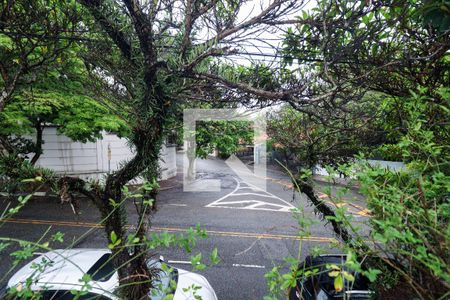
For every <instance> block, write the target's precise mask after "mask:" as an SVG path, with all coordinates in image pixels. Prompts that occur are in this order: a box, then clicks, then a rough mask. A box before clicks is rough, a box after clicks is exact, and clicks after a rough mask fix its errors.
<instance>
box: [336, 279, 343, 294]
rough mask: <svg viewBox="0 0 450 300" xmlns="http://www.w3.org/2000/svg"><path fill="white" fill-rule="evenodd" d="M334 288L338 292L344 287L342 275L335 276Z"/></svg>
mask: <svg viewBox="0 0 450 300" xmlns="http://www.w3.org/2000/svg"><path fill="white" fill-rule="evenodd" d="M334 289H335V290H336V292H340V291H342V290H343V289H344V280H343V279H342V276H337V277H336V278H335V279H334Z"/></svg>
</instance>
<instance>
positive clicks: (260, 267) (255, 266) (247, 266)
mask: <svg viewBox="0 0 450 300" xmlns="http://www.w3.org/2000/svg"><path fill="white" fill-rule="evenodd" d="M233 267H242V268H256V269H265V268H266V266H260V265H244V264H233Z"/></svg>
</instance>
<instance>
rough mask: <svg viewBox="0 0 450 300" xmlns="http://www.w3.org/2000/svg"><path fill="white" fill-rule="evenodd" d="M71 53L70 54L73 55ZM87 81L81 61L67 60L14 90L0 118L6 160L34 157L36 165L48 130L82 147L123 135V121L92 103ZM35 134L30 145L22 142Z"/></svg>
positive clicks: (32, 159) (95, 102)
mask: <svg viewBox="0 0 450 300" xmlns="http://www.w3.org/2000/svg"><path fill="white" fill-rule="evenodd" d="M69 50H71V49H67V50H66V52H69V55H74V54H75V52H74V51H69ZM69 55H68V53H65V56H69ZM87 82H88V77H87V74H86V70H85V68H84V64H83V63H82V61H81V60H80V59H78V58H76V57H71V58H70V57H66V59H65V60H64V62H60V63H57V64H55V66H53V68H48V69H47V71H46V72H45V73H44V72H42V74H41V76H40V77H39V78H37V79H36V81H35V82H33V83H31V84H29V85H27V86H22V87H18V88H16V91H15V94H14V95H13V96H12V98H11V99H10V101H9V102H8V104H7V105H6V106H5V108H4V110H3V112H1V113H0V136H1V137H2V138H1V139H2V140H3V141H5V143H3V144H4V145H8V146H9V148H10V149H9V150H10V155H17V154H18V153H19V154H22V155H23V154H28V153H34V155H33V157H32V158H31V160H30V161H31V164H33V165H34V164H35V163H36V161H37V160H38V159H39V157H40V155H41V154H42V143H43V140H42V134H43V131H44V128H45V127H46V126H49V125H52V126H57V127H58V128H57V130H58V132H59V133H61V134H64V135H66V136H68V137H69V138H71V139H72V140H74V141H80V142H87V141H94V140H95V139H97V138H101V134H102V131H110V132H115V133H117V134H118V135H119V136H125V135H126V134H127V133H128V127H127V124H126V122H125V121H124V120H123V119H121V118H120V117H119V116H117V115H114V114H113V113H112V112H111V109H109V108H108V107H107V106H106V105H104V104H102V103H100V102H99V101H98V100H96V99H95V98H96V95H94V94H93V93H92V91H90V89H89V88H88V87H87V86H88V85H87ZM97 98H98V97H97ZM33 133H34V134H35V139H34V140H30V139H24V138H23V137H22V136H23V135H30V134H33Z"/></svg>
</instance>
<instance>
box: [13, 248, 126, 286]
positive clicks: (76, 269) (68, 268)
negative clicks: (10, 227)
mask: <svg viewBox="0 0 450 300" xmlns="http://www.w3.org/2000/svg"><path fill="white" fill-rule="evenodd" d="M109 253H111V252H110V251H109V250H107V249H67V250H66V249H61V250H53V251H50V252H47V253H44V254H41V255H39V256H38V257H37V258H35V259H34V260H32V261H31V262H30V263H28V264H27V265H25V266H24V267H23V268H21V269H20V270H19V271H18V272H16V273H15V274H14V275H13V276H12V277H11V279H10V280H9V282H8V287H13V286H15V285H17V284H19V283H21V282H25V280H26V279H27V278H29V277H30V276H33V278H34V279H35V283H34V284H33V286H32V287H31V288H32V289H42V288H43V287H44V286H45V287H46V288H47V289H52V290H55V289H74V290H76V289H80V288H81V286H82V283H81V282H80V279H81V278H82V277H83V275H84V274H86V273H88V271H89V270H90V269H91V267H92V266H93V265H94V264H95V263H96V262H97V261H98V260H99V259H100V258H101V257H102V256H104V255H105V254H109ZM36 265H40V266H42V267H44V271H43V272H42V270H41V271H40V272H38V271H36ZM89 273H90V272H89ZM117 282H118V277H117V273H115V274H114V275H113V276H111V278H108V280H107V281H93V282H91V284H92V286H93V289H97V290H102V291H109V292H113V291H114V289H115V287H116V285H117Z"/></svg>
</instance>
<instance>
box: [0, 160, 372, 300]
mask: <svg viewBox="0 0 450 300" xmlns="http://www.w3.org/2000/svg"><path fill="white" fill-rule="evenodd" d="M197 172H198V174H199V177H201V178H203V179H220V180H221V189H220V191H217V192H184V191H183V187H182V175H181V168H180V173H179V174H178V175H177V177H176V178H174V179H172V180H170V181H169V182H166V183H165V184H164V189H163V191H161V192H160V194H159V196H158V199H157V202H158V211H157V212H156V213H155V214H154V215H152V217H151V224H152V229H153V230H154V231H156V232H163V231H168V232H174V233H180V232H183V231H184V230H186V229H188V228H190V227H195V226H196V225H197V224H200V226H201V228H203V229H206V230H207V232H208V237H207V238H206V239H200V240H198V243H197V246H196V248H195V249H194V251H193V253H186V252H185V251H184V250H182V249H173V248H171V249H156V251H155V255H163V256H164V258H165V260H166V261H168V262H169V263H171V264H172V265H174V266H175V267H178V268H183V269H188V270H190V269H191V266H190V264H189V263H188V262H189V260H190V259H189V257H190V256H191V255H193V254H196V253H198V252H201V253H202V254H203V256H204V257H208V256H209V253H210V252H211V251H212V250H213V249H214V248H215V247H217V249H218V250H219V257H220V259H221V261H220V263H219V264H218V265H216V266H213V267H211V268H208V269H206V270H204V271H202V272H200V273H202V274H204V275H205V276H206V278H207V279H208V280H209V281H210V283H211V285H212V286H213V288H214V289H215V291H216V294H217V296H218V298H219V299H262V298H263V296H264V295H265V294H266V292H267V288H266V282H265V279H264V274H265V273H267V272H268V271H270V270H271V269H272V267H274V266H280V265H284V260H283V259H284V257H287V256H292V257H301V258H303V257H305V256H306V255H308V253H309V252H310V251H311V248H313V247H318V246H319V247H322V248H324V249H325V250H324V251H325V252H339V250H338V249H337V247H336V245H335V240H334V236H333V234H332V232H331V228H330V227H329V226H328V225H324V223H323V222H320V221H318V218H317V217H316V216H315V214H314V212H313V209H312V208H311V207H310V206H309V205H308V202H307V200H306V198H305V197H304V196H303V195H299V194H293V192H292V190H291V189H290V182H289V178H288V177H287V176H285V175H283V174H282V173H281V172H278V171H270V170H269V171H268V173H267V190H266V191H263V190H261V189H259V188H258V187H255V186H254V185H252V184H250V183H248V182H246V181H244V180H242V179H240V178H239V177H238V176H237V175H236V174H235V173H234V172H233V171H231V169H230V168H228V167H227V165H226V164H225V163H224V162H223V161H221V160H215V159H209V160H201V161H199V162H198V164H197ZM319 187H320V188H325V185H323V186H320V184H319ZM344 199H346V201H345V202H346V204H344V205H347V206H348V207H349V209H350V211H351V213H352V214H353V215H354V217H355V220H356V221H355V222H358V221H359V220H363V219H365V218H366V211H365V210H364V208H363V201H362V199H361V197H360V196H359V195H358V194H357V193H356V192H354V191H349V192H347V193H346V195H345V196H344ZM1 204H2V206H3V207H4V206H5V205H6V203H1ZM295 207H302V208H304V216H303V218H311V219H314V220H316V221H317V222H316V223H315V224H313V225H312V226H311V228H310V230H309V231H310V234H309V236H308V237H306V238H300V237H299V236H298V232H299V230H300V228H299V223H298V222H297V220H296V219H295V218H294V217H293V216H292V213H291V212H290V210H291V209H292V208H295ZM127 210H128V212H129V223H130V224H132V223H133V220H135V219H136V214H135V213H134V211H133V205H132V204H131V203H130V204H129V205H128V206H127ZM99 219H100V217H99V214H98V212H97V211H96V209H95V207H93V205H92V204H91V203H89V202H87V201H83V203H82V215H81V216H80V217H79V218H76V217H75V216H74V215H73V213H72V211H71V208H70V207H69V206H60V205H58V204H57V202H56V200H51V199H43V200H35V201H32V202H30V203H29V204H28V205H27V206H26V207H25V208H24V209H23V210H22V211H21V212H20V213H19V214H17V215H16V216H15V217H14V218H13V219H11V220H9V221H8V222H6V223H4V224H3V226H2V227H1V228H0V236H2V237H5V236H6V237H14V238H17V239H24V240H31V241H38V240H39V239H41V238H42V237H43V236H45V237H49V236H50V235H51V234H52V233H54V232H56V231H62V232H64V233H65V240H64V243H63V244H57V243H54V244H52V245H51V246H52V247H54V248H63V247H67V246H69V245H71V244H72V245H75V247H80V248H102V247H105V245H106V239H105V238H104V234H103V230H102V228H101V227H99V226H98V224H97V223H98V222H99ZM45 237H44V238H45ZM14 249H16V246H14V245H13V246H11V247H10V248H8V249H7V250H5V251H4V252H2V253H1V261H0V281H1V280H6V279H7V278H8V277H9V276H10V274H9V273H8V272H9V271H10V270H11V259H10V257H9V253H10V252H11V251H12V250H14ZM1 274H4V275H1ZM3 283H4V282H3ZM0 284H1V282H0Z"/></svg>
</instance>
